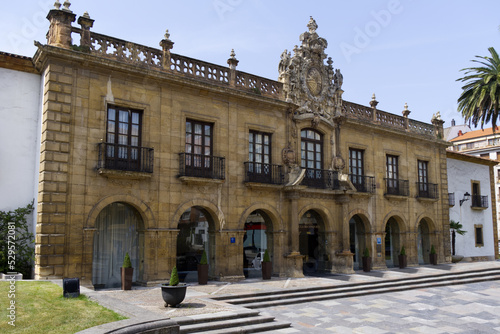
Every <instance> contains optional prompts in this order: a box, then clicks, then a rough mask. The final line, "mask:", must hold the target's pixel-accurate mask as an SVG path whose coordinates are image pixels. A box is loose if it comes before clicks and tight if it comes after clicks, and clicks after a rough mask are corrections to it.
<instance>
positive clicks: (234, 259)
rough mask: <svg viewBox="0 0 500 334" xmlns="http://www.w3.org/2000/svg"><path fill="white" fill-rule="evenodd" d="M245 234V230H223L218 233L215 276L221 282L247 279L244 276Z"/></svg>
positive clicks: (216, 237)
mask: <svg viewBox="0 0 500 334" xmlns="http://www.w3.org/2000/svg"><path fill="white" fill-rule="evenodd" d="M245 233H246V231H245V230H223V231H220V232H217V233H216V236H215V239H216V241H215V247H216V257H215V258H216V259H215V266H216V267H215V268H214V269H215V271H214V274H215V275H217V278H218V279H220V280H221V281H239V280H242V279H244V278H245V276H244V275H243V235H244V234H245ZM214 278H215V277H214Z"/></svg>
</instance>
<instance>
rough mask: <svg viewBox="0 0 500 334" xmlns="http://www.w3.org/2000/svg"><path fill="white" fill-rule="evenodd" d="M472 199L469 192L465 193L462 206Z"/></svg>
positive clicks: (461, 202) (461, 201)
mask: <svg viewBox="0 0 500 334" xmlns="http://www.w3.org/2000/svg"><path fill="white" fill-rule="evenodd" d="M469 199H470V194H469V193H468V192H465V194H464V198H462V199H461V200H460V206H462V204H463V203H464V202H465V201H468V200H469Z"/></svg>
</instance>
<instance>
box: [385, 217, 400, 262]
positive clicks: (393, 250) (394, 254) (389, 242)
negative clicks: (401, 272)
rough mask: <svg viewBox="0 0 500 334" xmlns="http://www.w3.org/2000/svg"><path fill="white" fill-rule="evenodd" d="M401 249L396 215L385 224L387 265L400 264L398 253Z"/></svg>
mask: <svg viewBox="0 0 500 334" xmlns="http://www.w3.org/2000/svg"><path fill="white" fill-rule="evenodd" d="M400 249H401V240H400V229H399V224H398V222H397V221H396V219H395V218H394V217H391V218H389V220H388V221H387V224H386V225H385V264H386V266H387V267H396V266H398V265H399V260H398V255H399V250H400Z"/></svg>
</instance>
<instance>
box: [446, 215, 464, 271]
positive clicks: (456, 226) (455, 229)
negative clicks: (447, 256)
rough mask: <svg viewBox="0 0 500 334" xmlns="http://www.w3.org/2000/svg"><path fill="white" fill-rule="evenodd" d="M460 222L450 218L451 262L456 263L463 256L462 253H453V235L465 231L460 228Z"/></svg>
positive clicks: (461, 233) (462, 233)
mask: <svg viewBox="0 0 500 334" xmlns="http://www.w3.org/2000/svg"><path fill="white" fill-rule="evenodd" d="M462 227H463V226H462V224H460V222H456V221H454V220H450V229H451V262H453V263H457V262H460V261H462V259H463V258H464V257H463V256H462V255H455V236H456V233H458V234H460V235H464V234H465V233H467V231H464V230H462Z"/></svg>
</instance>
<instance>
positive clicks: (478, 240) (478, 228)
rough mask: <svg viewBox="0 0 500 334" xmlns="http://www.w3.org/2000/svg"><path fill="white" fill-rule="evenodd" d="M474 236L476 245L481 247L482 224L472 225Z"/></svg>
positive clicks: (482, 242) (482, 244)
mask: <svg viewBox="0 0 500 334" xmlns="http://www.w3.org/2000/svg"><path fill="white" fill-rule="evenodd" d="M474 237H475V239H476V247H483V246H484V240H483V225H474Z"/></svg>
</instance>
